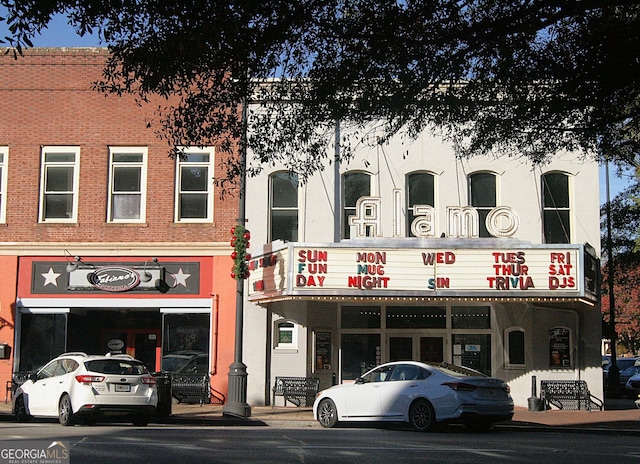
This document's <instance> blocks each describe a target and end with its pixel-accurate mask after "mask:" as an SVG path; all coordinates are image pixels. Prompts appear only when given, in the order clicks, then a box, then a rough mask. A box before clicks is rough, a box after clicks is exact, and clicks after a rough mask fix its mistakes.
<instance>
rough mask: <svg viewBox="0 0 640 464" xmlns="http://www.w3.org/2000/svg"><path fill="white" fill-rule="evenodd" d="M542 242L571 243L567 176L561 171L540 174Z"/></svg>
mask: <svg viewBox="0 0 640 464" xmlns="http://www.w3.org/2000/svg"><path fill="white" fill-rule="evenodd" d="M542 210H543V222H544V225H543V227H544V243H571V204H570V195H569V176H567V175H566V174H563V173H561V172H551V173H547V174H543V175H542Z"/></svg>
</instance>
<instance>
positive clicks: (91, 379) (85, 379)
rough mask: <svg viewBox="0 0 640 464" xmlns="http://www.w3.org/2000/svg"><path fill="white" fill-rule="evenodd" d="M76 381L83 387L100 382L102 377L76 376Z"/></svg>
mask: <svg viewBox="0 0 640 464" xmlns="http://www.w3.org/2000/svg"><path fill="white" fill-rule="evenodd" d="M76 380H77V381H78V382H79V383H81V384H83V385H91V384H92V383H93V382H102V381H103V380H104V376H102V375H76Z"/></svg>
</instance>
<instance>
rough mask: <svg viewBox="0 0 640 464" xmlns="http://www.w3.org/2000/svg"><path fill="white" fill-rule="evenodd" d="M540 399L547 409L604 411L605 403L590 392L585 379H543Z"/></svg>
mask: <svg viewBox="0 0 640 464" xmlns="http://www.w3.org/2000/svg"><path fill="white" fill-rule="evenodd" d="M540 399H541V400H542V404H543V406H544V408H545V409H549V408H550V407H551V406H552V405H553V406H555V407H556V408H558V409H570V410H587V411H591V410H592V409H598V410H600V411H602V408H603V406H604V405H603V403H602V401H601V400H600V399H598V398H596V397H595V396H593V395H592V394H591V393H590V392H589V387H588V386H587V382H585V381H584V380H541V381H540Z"/></svg>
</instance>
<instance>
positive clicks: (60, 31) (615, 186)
mask: <svg viewBox="0 0 640 464" xmlns="http://www.w3.org/2000/svg"><path fill="white" fill-rule="evenodd" d="M5 11H6V10H5V9H4V8H2V7H0V16H4V13H5ZM5 35H7V28H6V27H5V23H4V22H0V37H4V36H5ZM33 45H34V46H36V47H94V46H100V45H101V44H100V42H99V40H98V37H97V36H96V35H90V36H84V37H80V36H78V35H77V34H76V33H75V31H74V30H73V28H72V27H71V26H69V25H68V24H67V19H66V18H65V17H63V16H57V17H55V18H54V19H53V21H52V22H51V23H50V25H49V27H48V28H47V29H46V30H44V31H43V33H42V34H41V35H40V36H38V37H35V38H34V39H33ZM629 179H630V177H629V176H624V177H622V178H619V177H617V176H616V175H615V170H614V169H610V173H609V182H610V190H611V197H612V198H613V197H614V196H615V195H616V193H618V192H619V191H620V190H622V189H624V187H625V186H626V185H627V184H628V182H629ZM605 180H606V178H605V169H604V167H601V168H600V203H604V202H605V201H606V189H605Z"/></svg>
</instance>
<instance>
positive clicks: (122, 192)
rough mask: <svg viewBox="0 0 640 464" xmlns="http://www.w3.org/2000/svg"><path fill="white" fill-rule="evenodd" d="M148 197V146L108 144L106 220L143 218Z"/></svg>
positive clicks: (138, 220)
mask: <svg viewBox="0 0 640 464" xmlns="http://www.w3.org/2000/svg"><path fill="white" fill-rule="evenodd" d="M146 197H147V149H146V148H143V147H110V148H109V198H108V205H107V208H108V217H107V222H144V221H145V216H146Z"/></svg>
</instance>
